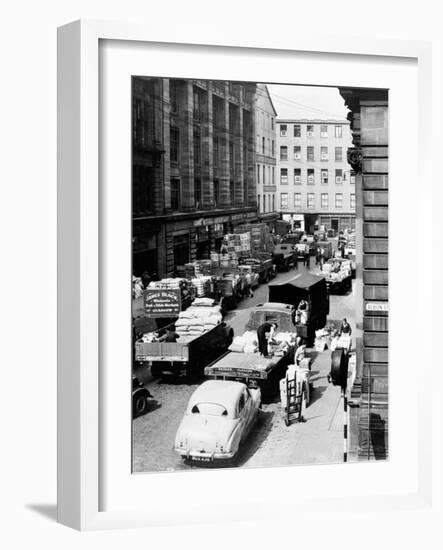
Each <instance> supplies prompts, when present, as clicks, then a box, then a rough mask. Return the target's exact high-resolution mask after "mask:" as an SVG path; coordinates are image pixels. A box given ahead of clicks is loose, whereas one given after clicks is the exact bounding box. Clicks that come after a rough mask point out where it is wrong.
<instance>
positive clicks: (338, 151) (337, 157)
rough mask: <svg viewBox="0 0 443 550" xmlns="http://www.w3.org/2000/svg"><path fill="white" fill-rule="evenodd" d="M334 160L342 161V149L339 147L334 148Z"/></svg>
mask: <svg viewBox="0 0 443 550" xmlns="http://www.w3.org/2000/svg"><path fill="white" fill-rule="evenodd" d="M335 160H343V149H342V148H341V147H336V148H335Z"/></svg>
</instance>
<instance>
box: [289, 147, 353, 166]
mask: <svg viewBox="0 0 443 550" xmlns="http://www.w3.org/2000/svg"><path fill="white" fill-rule="evenodd" d="M305 158H306V160H307V161H312V162H314V161H315V150H314V147H313V146H310V145H309V146H308V147H306V157H305ZM317 158H318V157H317ZM319 158H320V160H323V161H325V160H329V150H328V147H320V157H319ZM334 159H335V160H336V161H338V162H340V161H342V160H343V147H334ZM280 160H289V156H288V147H287V146H286V145H282V146H281V147H280ZM291 160H303V158H302V152H301V147H300V146H295V147H293V148H292V159H291Z"/></svg>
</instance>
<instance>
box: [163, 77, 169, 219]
mask: <svg viewBox="0 0 443 550" xmlns="http://www.w3.org/2000/svg"><path fill="white" fill-rule="evenodd" d="M162 82H163V90H162V96H161V101H162V103H163V149H164V153H163V197H164V208H165V212H171V169H170V167H171V157H170V152H171V150H170V142H171V133H170V127H171V118H170V112H171V107H170V104H169V79H168V78H164V79H163V81H162Z"/></svg>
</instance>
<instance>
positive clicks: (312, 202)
mask: <svg viewBox="0 0 443 550" xmlns="http://www.w3.org/2000/svg"><path fill="white" fill-rule="evenodd" d="M307 206H308V208H309V210H313V209H314V208H315V195H314V193H308V196H307Z"/></svg>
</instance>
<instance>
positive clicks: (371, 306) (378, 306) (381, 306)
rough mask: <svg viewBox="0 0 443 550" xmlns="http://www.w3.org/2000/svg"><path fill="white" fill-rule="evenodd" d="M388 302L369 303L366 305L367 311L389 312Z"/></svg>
mask: <svg viewBox="0 0 443 550" xmlns="http://www.w3.org/2000/svg"><path fill="white" fill-rule="evenodd" d="M388 310H389V307H388V303H387V302H368V303H367V304H366V311H388Z"/></svg>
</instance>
